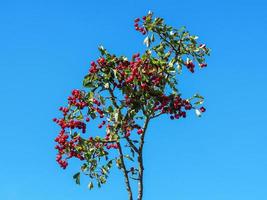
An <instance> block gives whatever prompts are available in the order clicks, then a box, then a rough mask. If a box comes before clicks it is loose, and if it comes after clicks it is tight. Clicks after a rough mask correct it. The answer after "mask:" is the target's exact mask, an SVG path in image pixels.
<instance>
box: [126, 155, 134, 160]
mask: <svg viewBox="0 0 267 200" xmlns="http://www.w3.org/2000/svg"><path fill="white" fill-rule="evenodd" d="M124 157H125V158H127V159H129V160H130V161H134V160H133V158H132V157H131V156H129V155H124Z"/></svg>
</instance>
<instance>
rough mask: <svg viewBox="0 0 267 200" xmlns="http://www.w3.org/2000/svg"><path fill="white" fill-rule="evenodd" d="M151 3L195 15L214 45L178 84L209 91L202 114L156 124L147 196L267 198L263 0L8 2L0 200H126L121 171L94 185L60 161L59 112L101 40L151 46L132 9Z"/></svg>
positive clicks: (180, 17)
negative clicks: (62, 166) (98, 186)
mask: <svg viewBox="0 0 267 200" xmlns="http://www.w3.org/2000/svg"><path fill="white" fill-rule="evenodd" d="M148 10H152V11H154V13H155V14H156V15H158V16H161V17H164V18H165V19H166V22H167V23H168V24H171V25H173V26H175V27H179V26H182V25H185V26H186V27H187V28H188V29H189V30H190V32H191V33H193V34H197V35H199V37H200V41H203V42H205V43H207V45H208V46H209V47H211V48H212V55H211V57H209V58H208V63H209V67H208V68H207V69H205V70H201V71H198V72H197V73H195V74H194V75H191V74H189V73H184V74H183V75H182V77H181V82H180V87H181V91H184V92H183V93H184V95H185V96H190V95H192V94H194V93H195V92H200V93H201V94H202V95H203V96H205V97H206V102H205V105H206V107H207V112H206V113H205V115H204V116H203V118H201V119H199V118H197V117H195V116H194V113H192V114H191V115H190V116H189V117H188V118H187V119H186V120H180V121H170V120H168V119H167V118H164V117H163V118H161V119H160V120H158V121H154V122H152V123H151V124H150V126H149V130H148V134H147V138H146V139H147V140H146V146H145V150H144V153H145V193H144V200H150V199H151V200H152V199H153V200H162V199H174V200H176V199H177V200H251V199H259V200H264V199H267V190H266V188H267V147H266V143H267V134H266V133H267V131H266V128H267V127H266V126H267V123H266V122H267V121H266V120H267V117H266V113H267V109H266V106H265V102H266V101H267V94H266V86H267V79H266V74H267V68H266V62H265V58H266V52H267V51H266V46H267V40H266V35H267V12H266V10H267V2H266V1H263V0H262V1H258V0H254V1H252V0H251V1H248V0H247V1H237V0H235V1H230V0H225V1H211V0H202V1H196V0H191V1H174V0H173V1H171V0H164V1H160V0H155V1H149V0H148V1H141V0H136V1H122V0H120V1H118V0H117V1H85V0H83V1H82V0H80V1H69V0H65V1H60V0H59V1H51V0H46V1H33V0H32V1H30V0H25V1H12V0H10V1H3V0H2V1H0V24H1V28H0V30H1V31H0V85H1V87H0V94H1V98H0V105H1V115H0V124H1V131H0V136H1V145H0V151H1V165H0V199H3V200H36V199H38V200H47V199H49V200H61V199H62V200H63V199H64V200H73V199H96V198H97V199H107V198H108V199H110V200H113V199H114V200H115V199H116V200H125V199H126V196H127V194H126V192H125V190H124V188H123V186H122V185H123V178H122V176H121V174H120V172H118V171H117V170H114V171H113V173H112V174H111V177H110V179H109V181H108V183H107V184H106V185H105V186H104V187H103V188H101V189H95V190H93V191H89V190H88V189H87V182H88V181H87V180H86V178H83V179H82V184H81V186H77V185H75V183H74V181H73V180H72V174H73V173H74V172H76V170H77V168H76V167H77V166H75V165H73V166H70V167H69V168H68V169H67V170H66V171H64V170H61V169H60V168H59V166H58V165H57V164H56V162H55V161H54V159H55V153H56V152H55V150H54V141H53V139H54V137H55V136H56V134H57V131H58V127H56V125H55V124H53V123H52V120H51V119H52V118H53V117H55V116H58V114H59V113H58V110H57V109H58V107H59V106H60V105H64V103H65V102H66V98H67V96H68V94H69V92H70V91H71V90H72V89H73V88H80V87H81V85H82V83H81V81H82V78H83V76H84V75H85V73H87V71H88V66H89V63H90V61H91V60H93V59H96V58H97V56H98V52H97V46H98V45H99V44H103V45H104V46H105V47H106V48H108V49H109V50H110V51H113V52H115V53H117V54H126V55H128V56H129V55H131V54H132V53H135V52H137V51H138V49H140V47H142V41H143V38H142V37H141V36H140V35H139V34H138V33H137V32H135V31H134V30H133V19H134V18H135V17H138V16H142V15H144V14H145V13H147V11H148Z"/></svg>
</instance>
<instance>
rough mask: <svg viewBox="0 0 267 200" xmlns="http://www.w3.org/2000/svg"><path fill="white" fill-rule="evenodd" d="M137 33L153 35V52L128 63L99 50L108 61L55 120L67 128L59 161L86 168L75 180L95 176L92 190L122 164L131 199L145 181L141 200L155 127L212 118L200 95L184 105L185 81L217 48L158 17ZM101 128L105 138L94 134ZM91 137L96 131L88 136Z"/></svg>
mask: <svg viewBox="0 0 267 200" xmlns="http://www.w3.org/2000/svg"><path fill="white" fill-rule="evenodd" d="M134 27H135V29H136V30H137V31H139V32H140V33H141V34H143V35H145V39H144V44H145V45H146V50H145V51H144V53H143V54H142V55H140V54H139V53H136V54H133V56H132V58H130V59H128V58H127V57H125V56H116V55H114V54H111V53H109V52H108V51H107V50H106V49H105V48H104V47H103V46H100V47H99V51H100V54H101V56H100V57H99V58H98V59H97V61H92V62H91V66H90V69H89V72H88V74H86V76H85V77H84V80H83V87H84V88H83V89H82V90H78V89H75V90H73V91H72V92H71V95H70V96H69V97H68V105H67V106H65V107H60V109H59V110H60V111H61V112H62V114H63V116H62V117H61V118H55V119H53V120H54V121H55V122H56V123H57V124H58V125H59V126H60V127H61V130H60V132H59V135H58V136H57V137H56V139H55V141H56V142H57V145H56V147H55V148H56V149H57V151H58V154H57V156H56V161H57V162H58V163H59V165H60V166H61V167H62V168H63V169H65V168H66V167H67V166H68V160H69V159H71V158H76V159H78V160H80V161H81V167H80V170H79V172H78V173H76V174H75V175H74V176H73V178H74V179H75V181H76V183H77V184H80V176H81V174H83V175H86V176H89V178H90V182H89V185H88V187H89V189H92V188H93V187H94V185H97V186H98V187H101V185H102V184H104V183H106V181H107V178H108V176H109V173H110V170H111V168H112V167H113V166H114V165H116V166H117V167H118V168H119V169H120V170H121V171H122V173H123V176H124V179H125V185H126V189H127V192H128V198H129V200H132V199H133V192H132V187H131V183H132V182H133V181H137V182H138V194H137V199H138V200H141V199H142V198H143V177H144V161H143V148H144V142H145V136H146V132H147V128H148V125H149V122H150V121H151V120H154V119H156V118H158V117H160V116H161V115H169V116H170V119H172V120H176V119H180V118H186V113H187V111H189V110H195V112H196V114H197V115H198V116H200V115H201V113H203V112H205V108H204V107H203V106H202V105H201V104H202V103H203V97H202V96H200V95H199V94H195V95H193V96H192V97H191V98H186V99H184V98H183V97H182V95H181V93H180V91H179V90H178V87H177V79H178V76H179V75H180V74H181V71H182V69H183V68H184V67H185V68H187V69H188V70H189V71H190V72H192V73H194V71H195V65H198V66H199V67H200V68H204V67H206V66H207V64H206V62H205V56H206V55H209V52H210V50H209V49H208V48H207V47H206V45H205V44H199V43H198V42H197V38H198V37H197V36H194V35H191V34H189V32H188V31H187V30H186V29H185V28H184V27H182V28H180V29H176V28H173V27H172V26H169V25H166V24H165V23H164V20H163V19H162V18H159V17H154V16H153V14H152V13H151V12H149V13H148V14H147V15H146V16H143V17H142V18H137V19H135V20H134ZM91 124H92V126H93V125H94V124H97V126H98V128H99V130H101V131H102V134H100V135H98V136H96V135H95V134H93V133H91V132H90V131H88V130H87V129H88V126H89V127H90V126H91ZM86 132H89V133H88V134H86Z"/></svg>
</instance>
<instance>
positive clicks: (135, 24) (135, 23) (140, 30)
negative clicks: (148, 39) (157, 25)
mask: <svg viewBox="0 0 267 200" xmlns="http://www.w3.org/2000/svg"><path fill="white" fill-rule="evenodd" d="M142 19H143V20H144V21H146V16H144V17H142ZM139 22H140V18H136V19H135V20H134V27H135V30H137V31H139V32H140V33H142V34H143V35H145V34H146V33H147V31H146V29H145V28H144V27H141V26H140V25H139Z"/></svg>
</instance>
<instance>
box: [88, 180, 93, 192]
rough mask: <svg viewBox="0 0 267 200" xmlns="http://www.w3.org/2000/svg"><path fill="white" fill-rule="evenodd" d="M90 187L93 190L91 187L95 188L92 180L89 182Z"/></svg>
mask: <svg viewBox="0 0 267 200" xmlns="http://www.w3.org/2000/svg"><path fill="white" fill-rule="evenodd" d="M88 188H89V189H90V190H91V189H93V188H94V184H93V183H92V182H90V183H89V184H88Z"/></svg>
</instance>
